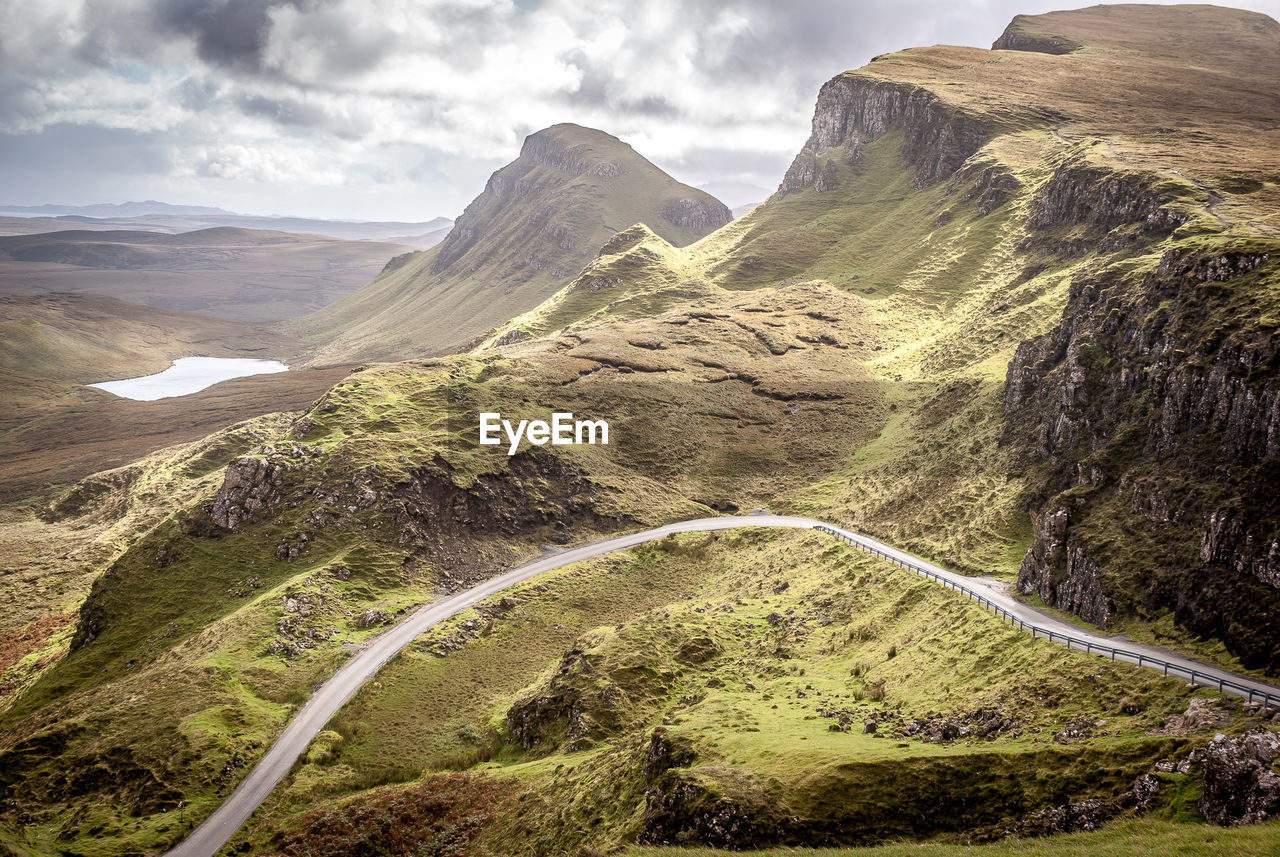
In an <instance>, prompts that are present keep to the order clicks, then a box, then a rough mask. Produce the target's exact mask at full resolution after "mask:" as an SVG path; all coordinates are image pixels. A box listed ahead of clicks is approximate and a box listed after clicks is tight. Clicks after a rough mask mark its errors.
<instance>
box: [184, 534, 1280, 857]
mask: <svg viewBox="0 0 1280 857" xmlns="http://www.w3.org/2000/svg"><path fill="white" fill-rule="evenodd" d="M738 527H784V528H790V529H819V530H822V531H823V532H826V533H828V534H830V535H833V536H837V537H839V538H842V539H844V540H846V541H848V542H851V543H853V544H854V545H857V546H858V547H861V548H864V549H866V550H869V551H872V552H873V553H876V554H879V555H881V556H883V557H885V558H886V559H888V560H890V561H894V562H897V563H900V564H902V565H905V566H907V567H910V568H912V569H913V570H915V571H918V572H921V573H925V574H928V575H929V576H930V577H931V578H934V579H936V580H938V581H939V582H943V583H945V584H949V585H951V586H953V587H956V588H961V589H965V590H968V591H969V592H973V593H981V596H982V597H983V598H985V599H986V600H987V601H988V602H990V605H991V606H993V607H996V608H998V609H999V610H1000V611H1001V612H1003V613H1004V615H1005V616H1006V618H1010V619H1011V620H1013V621H1021V622H1024V623H1026V624H1027V625H1034V626H1035V627H1036V630H1037V631H1040V632H1042V634H1049V633H1050V632H1052V633H1053V634H1055V635H1056V636H1057V638H1058V640H1060V641H1063V642H1064V644H1065V645H1067V646H1069V647H1071V646H1072V643H1075V644H1076V645H1075V646H1074V647H1076V648H1079V647H1082V646H1096V647H1099V648H1102V649H1107V650H1108V651H1110V650H1111V647H1121V646H1122V647H1123V653H1122V654H1128V655H1132V656H1133V657H1128V658H1126V657H1121V658H1120V659H1121V660H1128V661H1130V662H1136V661H1135V658H1136V659H1138V660H1141V658H1138V656H1139V655H1141V656H1142V657H1144V658H1146V659H1148V661H1147V663H1144V664H1143V665H1144V666H1152V667H1153V668H1155V669H1161V668H1162V667H1161V666H1160V665H1161V664H1163V665H1165V667H1164V668H1165V669H1166V671H1167V669H1168V667H1173V668H1174V669H1181V670H1183V672H1190V671H1191V670H1194V671H1195V672H1196V674H1198V675H1199V676H1201V677H1203V678H1205V679H1207V682H1206V681H1201V682H1200V683H1201V684H1205V683H1213V682H1221V681H1227V682H1231V683H1232V684H1234V685H1235V686H1236V687H1235V688H1229V687H1228V688H1225V690H1226V691H1227V692H1228V693H1235V694H1236V695H1239V696H1244V695H1246V694H1247V695H1248V696H1249V697H1250V698H1252V696H1253V695H1254V694H1258V695H1263V696H1264V697H1265V696H1266V695H1267V694H1270V695H1272V696H1275V697H1280V688H1277V687H1273V686H1271V685H1267V684H1264V683H1262V682H1259V681H1257V680H1255V679H1251V678H1248V677H1245V676H1240V675H1236V674H1234V673H1230V672H1227V671H1225V670H1221V669H1218V668H1217V667H1212V666H1208V665H1205V664H1201V663H1199V662H1195V661H1191V660H1189V659H1187V658H1182V657H1180V656H1178V655H1175V654H1172V653H1170V652H1166V651H1164V650H1162V649H1156V648H1153V647H1148V646H1138V645H1133V644H1131V643H1128V642H1124V643H1117V641H1116V640H1114V639H1112V638H1108V637H1104V636H1102V635H1099V634H1093V633H1090V632H1088V631H1083V630H1080V629H1079V628H1077V627H1075V626H1074V625H1070V624H1068V623H1066V622H1063V621H1061V620H1058V619H1055V618H1053V617H1051V616H1048V615H1046V614H1044V613H1041V612H1040V611H1038V610H1036V609H1034V608H1032V607H1029V606H1027V605H1025V604H1023V603H1021V602H1019V601H1017V600H1016V599H1014V598H1013V597H1012V596H1011V595H1009V593H1008V591H1007V588H1006V587H1005V586H1003V585H1002V584H1000V583H999V582H998V581H994V580H988V579H984V578H976V577H966V576H965V575H962V574H956V573H955V572H951V571H947V570H946V569H943V568H939V567H938V566H935V565H932V564H931V563H928V562H925V561H924V560H922V559H920V558H918V557H915V556H912V555H911V554H909V553H905V552H903V551H899V550H895V549H894V548H891V547H889V546H888V545H885V544H883V543H881V542H878V541H876V540H875V539H870V538H867V537H866V536H861V535H858V534H856V533H853V532H850V531H848V530H845V529H841V528H840V527H836V526H834V525H832V524H827V523H824V522H822V521H815V520H812V519H810V518H798V517H790V516H786V515H770V514H755V515H744V516H738V517H723V518H697V519H695V520H692V521H680V522H678V523H674V524H667V525H666V526H662V527H657V528H655V529H652V530H644V531H642V532H638V533H629V534H627V535H622V536H615V537H613V538H609V539H604V540H603V541H598V542H593V543H591V544H585V545H580V546H578V547H575V548H570V549H568V550H565V551H562V552H559V553H555V554H551V555H544V556H542V557H539V558H537V559H534V560H531V561H529V562H527V563H525V564H523V565H520V566H517V567H516V568H513V569H511V570H510V571H508V572H505V573H503V574H500V575H498V576H497V577H494V578H490V579H489V580H486V581H485V582H483V583H480V584H478V585H476V586H473V587H472V588H470V589H467V590H465V591H463V592H459V593H456V594H454V595H451V596H449V597H447V598H441V599H439V600H437V601H432V602H430V603H428V604H424V605H423V606H422V607H420V608H418V610H416V611H414V612H413V613H412V614H410V615H409V617H408V618H406V619H404V620H403V621H401V622H400V624H398V625H396V626H395V627H393V628H391V629H389V630H387V631H385V632H384V633H382V634H379V635H378V636H376V637H374V638H372V639H370V640H368V641H367V642H366V643H364V644H363V645H362V646H361V648H360V649H359V651H357V653H356V654H355V655H354V656H353V657H352V658H351V659H350V660H348V661H347V662H346V663H344V664H343V665H342V666H341V667H340V668H339V669H338V671H337V672H335V673H334V674H333V676H332V678H330V679H329V680H328V681H326V682H325V683H324V684H322V685H321V686H320V687H319V688H317V689H316V691H315V693H313V694H312V696H311V699H310V700H308V701H307V703H306V704H305V705H304V706H302V709H301V710H300V711H299V712H298V713H297V714H296V715H295V716H294V718H293V720H291V721H289V725H288V726H286V727H285V729H284V731H283V732H282V733H281V734H280V737H279V738H277V739H276V742H275V743H274V744H272V745H271V749H269V750H268V751H267V753H266V755H264V756H263V757H262V760H261V761H259V762H258V764H257V765H256V766H255V767H254V768H253V770H251V771H250V772H249V773H248V775H247V776H245V778H244V779H243V780H242V781H241V782H240V785H239V786H237V787H236V789H235V791H233V792H232V793H231V795H230V796H229V797H228V798H227V799H226V800H225V801H223V802H222V805H221V806H219V807H218V808H217V809H216V810H214V811H213V813H212V814H211V815H210V816H209V817H208V818H207V819H205V821H204V822H203V823H202V824H201V825H200V826H199V827H197V828H196V829H195V830H193V831H192V832H191V834H190V835H189V836H188V837H187V838H186V839H184V840H183V841H182V842H180V843H178V844H177V845H175V846H174V847H173V848H172V849H170V850H169V851H168V852H166V857H214V855H215V854H217V852H218V850H219V849H220V848H222V846H223V845H225V844H226V843H227V842H228V841H229V840H230V839H231V837H232V836H233V835H234V834H235V832H236V831H237V830H239V829H240V826H241V825H242V824H244V823H245V821H247V820H248V818H249V816H251V815H252V814H253V813H254V811H255V810H256V809H257V808H258V807H259V806H260V805H261V804H262V802H263V801H264V800H266V798H267V795H269V794H270V793H271V791H272V789H274V788H275V787H276V784H277V783H279V782H280V780H281V779H283V778H284V776H285V774H287V773H288V772H289V769H290V768H291V767H292V766H293V763H294V762H295V761H297V759H298V757H299V756H301V755H302V753H303V752H304V751H305V750H306V749H307V746H308V745H309V744H310V743H311V740H312V739H313V738H315V736H316V735H317V734H319V732H320V731H321V730H322V729H324V727H325V724H327V723H328V722H329V720H330V718H332V717H333V715H334V714H336V713H337V712H338V710H339V709H340V708H342V706H343V705H344V704H346V702H347V701H348V700H349V699H351V697H352V696H354V695H355V693H356V691H357V690H359V689H360V686H361V685H363V684H364V683H365V682H366V681H368V680H369V679H370V678H372V677H373V675H374V674H375V673H376V672H378V670H379V669H381V668H382V666H383V664H385V663H386V662H387V661H389V660H390V659H391V658H392V657H394V656H395V655H396V654H397V653H398V652H400V650H401V649H403V648H405V647H406V646H408V645H409V644H410V643H411V642H413V641H414V639H416V638H417V637H418V636H419V635H420V634H422V632H424V631H426V630H427V629H428V628H430V627H432V626H433V625H436V624H438V623H440V622H443V621H444V620H446V619H448V618H450V617H451V616H454V615H455V614H457V613H460V612H461V611H463V610H465V609H467V608H468V607H471V606H473V605H474V604H476V603H478V602H480V601H483V600H484V599H486V598H488V597H490V596H492V595H495V594H497V593H499V592H501V591H503V590H504V589H508V588H510V587H512V586H515V585H516V584H517V583H521V582H522V581H525V580H528V579H529V578H531V577H536V576H538V575H539V574H543V573H545V572H548V571H552V570H554V569H557V568H562V567H564V566H566V565H571V564H573V563H575V562H582V561H583V560H587V559H591V558H593V557H597V556H601V555H602V554H606V553H611V552H613V551H620V550H626V549H627V548H631V547H635V546H636V545H639V544H643V543H644V542H650V541H654V540H656V539H661V538H664V537H665V536H668V535H671V534H673V533H692V532H710V531H713V530H728V529H735V528H738ZM1050 639H1054V637H1052V636H1051V637H1050ZM1113 657H1114V656H1113Z"/></svg>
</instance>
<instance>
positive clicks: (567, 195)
mask: <svg viewBox="0 0 1280 857" xmlns="http://www.w3.org/2000/svg"><path fill="white" fill-rule="evenodd" d="M729 219H730V214H729V211H728V209H726V208H725V207H724V206H723V205H722V204H721V203H719V202H718V201H717V200H715V199H714V198H713V197H711V196H708V195H707V194H706V193H704V192H702V191H700V190H697V189H695V188H691V187H687V186H685V185H683V184H680V183H679V182H677V181H676V180H675V179H673V178H671V177H670V176H668V175H667V174H666V173H664V172H663V171H662V170H660V169H658V168H657V167H655V166H654V165H653V164H651V163H650V162H649V161H647V160H645V158H643V157H642V156H641V155H640V154H639V153H637V152H636V151H635V150H633V149H632V148H631V147H630V146H628V145H627V144H626V143H623V142H622V141H621V140H618V139H617V138H616V137H612V136H610V135H609V134H605V133H603V132H601V131H596V130H593V129H590V128H583V127H581V126H578V125H568V124H563V125H554V126H552V127H550V128H546V129H544V130H542V131H539V132H537V133H536V134H532V135H530V136H529V137H528V138H527V139H526V140H525V143H524V147H523V148H522V150H521V153H520V157H518V158H517V159H516V160H514V161H512V162H511V163H510V164H508V165H507V166H505V167H503V168H502V169H501V170H498V171H497V172H496V173H494V174H493V176H491V177H490V179H489V183H488V184H487V185H486V187H485V190H484V193H482V194H480V195H479V196H478V197H476V199H475V200H473V201H472V203H471V204H470V205H469V206H467V209H466V211H465V212H463V214H462V216H461V217H460V218H458V221H457V223H455V224H454V227H453V229H452V230H451V231H450V233H449V235H448V237H446V238H445V240H444V241H443V242H441V243H440V244H439V245H438V246H436V247H434V248H432V249H431V250H429V251H426V252H423V253H420V254H417V255H415V256H411V257H408V258H406V259H403V260H400V261H399V262H398V263H397V264H395V265H393V266H389V267H388V269H387V270H385V271H383V273H382V274H381V275H380V276H379V277H378V278H377V279H376V280H374V281H373V282H372V283H370V284H369V285H368V286H366V287H365V288H363V289H361V290H360V291H359V292H357V293H356V294H354V295H352V296H351V297H349V298H347V299H345V300H343V301H340V302H338V303H337V304H334V305H333V306H331V307H327V308H325V309H324V310H322V311H320V312H317V313H315V314H313V315H311V316H308V317H306V318H303V319H299V320H297V321H296V322H294V323H292V324H291V325H289V327H288V329H289V330H290V331H291V332H294V333H296V334H297V335H299V336H302V337H303V338H305V339H307V340H309V341H311V342H312V343H314V345H315V356H314V359H313V361H312V362H314V363H325V362H335V361H338V362H341V361H348V362H349V361H351V360H361V359H378V360H388V359H405V358H410V357H422V356H430V355H435V354H442V353H446V352H449V351H457V350H460V349H462V348H463V347H464V346H466V345H468V344H469V343H470V342H471V341H472V340H473V339H475V338H476V337H477V336H479V335H481V334H483V333H485V332H486V331H487V330H489V329H490V328H492V327H494V326H496V325H498V324H501V323H502V322H504V321H506V320H507V319H509V318H511V317H512V316H514V315H516V314H518V313H521V312H524V311H525V310H528V309H531V308H533V307H535V306H537V305H538V304H539V303H541V302H542V301H543V300H545V299H546V298H547V297H548V296H550V295H551V294H552V293H554V292H555V291H556V290H557V289H559V288H560V287H561V286H563V285H564V284H565V283H568V282H569V281H571V280H572V279H573V278H574V277H575V276H577V274H578V272H579V271H581V270H582V267H583V266H584V265H585V264H587V262H589V261H590V260H591V258H592V257H593V256H594V255H595V253H596V250H598V249H599V247H600V245H601V244H603V243H604V242H605V241H606V240H608V238H609V236H611V235H612V234H613V233H615V232H618V231H619V230H622V229H625V228H627V227H629V226H631V225H633V224H636V223H644V224H646V225H647V226H648V227H649V228H650V229H652V230H653V231H655V232H656V233H657V234H659V235H661V236H662V237H663V238H664V239H666V240H668V241H671V242H673V243H675V244H677V245H683V244H687V243H689V242H690V241H693V240H695V239H697V238H700V237H701V236H703V235H706V234H707V233H708V232H710V231H712V230H713V229H715V228H717V227H719V226H722V225H723V224H725V223H727V222H728V221H729Z"/></svg>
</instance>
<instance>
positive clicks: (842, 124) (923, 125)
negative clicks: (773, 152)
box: [778, 72, 990, 193]
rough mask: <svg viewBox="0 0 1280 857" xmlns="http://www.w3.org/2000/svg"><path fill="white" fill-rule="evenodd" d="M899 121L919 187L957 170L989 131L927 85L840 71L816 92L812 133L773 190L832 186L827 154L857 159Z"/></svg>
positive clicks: (986, 125) (851, 160) (832, 173)
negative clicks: (840, 73) (945, 101)
mask: <svg viewBox="0 0 1280 857" xmlns="http://www.w3.org/2000/svg"><path fill="white" fill-rule="evenodd" d="M899 123H900V124H901V127H902V130H903V134H904V141H903V155H904V157H905V158H906V160H907V163H908V164H910V165H911V166H914V167H915V169H916V184H917V186H919V187H925V186H928V185H931V184H933V183H935V182H937V181H940V180H942V179H944V178H947V177H948V176H950V175H951V174H952V173H954V172H955V171H956V170H958V169H959V168H960V165H961V164H963V163H964V162H965V160H966V159H967V158H968V157H969V156H970V155H972V154H973V153H974V152H976V151H977V150H978V149H979V148H980V147H981V146H982V144H983V143H984V142H986V140H987V137H988V134H989V132H990V127H989V123H988V122H987V121H986V120H985V119H983V118H981V117H978V116H975V115H971V114H968V113H965V112H963V111H960V110H958V109H956V108H955V107H953V106H951V105H948V104H946V103H944V102H943V101H942V100H941V99H939V98H938V97H937V96H936V95H935V94H934V93H932V92H930V91H929V90H928V89H925V88H923V87H919V86H911V85H908V84H904V83H899V82H895V81H886V80H880V79H877V78H874V77H871V76H868V75H863V74H859V73H857V72H845V73H844V74H842V75H839V76H838V77H835V78H832V79H831V80H829V81H827V83H826V84H824V85H823V87H822V89H821V90H820V91H819V92H818V103H817V106H816V107H815V109H814V114H813V132H812V133H811V134H810V136H809V140H808V141H807V142H806V143H805V145H804V148H803V149H801V150H800V154H798V155H796V158H795V160H794V161H793V162H792V164H791V167H790V168H789V169H788V170H787V173H786V175H785V176H784V177H783V180H782V184H781V186H780V187H779V188H778V190H779V192H781V193H789V192H791V191H796V190H801V189H803V188H807V187H813V188H815V189H816V190H818V191H826V190H830V189H832V188H833V187H834V182H835V176H836V171H835V168H834V166H833V163H832V161H831V159H832V158H834V157H840V158H843V159H844V160H846V161H847V162H849V163H857V161H858V159H859V158H860V157H861V148H862V146H863V145H864V144H866V143H870V142H871V141H873V140H876V139H879V138H880V137H882V136H884V134H886V133H887V132H888V131H889V130H890V129H891V128H893V127H895V126H897V125H898V124H899ZM835 150H840V151H839V152H837V151H835Z"/></svg>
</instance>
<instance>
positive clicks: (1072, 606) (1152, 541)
mask: <svg viewBox="0 0 1280 857" xmlns="http://www.w3.org/2000/svg"><path fill="white" fill-rule="evenodd" d="M1063 184H1065V183H1058V182H1056V181H1055V180H1050V182H1049V183H1048V186H1047V187H1048V188H1049V190H1050V191H1051V192H1053V193H1054V194H1055V195H1056V199H1051V200H1043V201H1042V202H1041V204H1040V205H1039V206H1038V208H1037V213H1038V214H1037V216H1039V217H1040V218H1041V220H1040V222H1041V223H1042V224H1044V225H1046V226H1047V225H1048V224H1051V223H1052V222H1054V221H1056V220H1057V219H1058V218H1059V217H1064V218H1067V219H1085V218H1092V219H1093V222H1095V223H1098V224H1101V225H1102V226H1104V227H1105V226H1107V225H1108V224H1112V223H1116V222H1117V221H1119V222H1125V223H1128V224H1131V225H1132V227H1133V228H1135V229H1137V230H1139V231H1141V230H1146V229H1148V228H1154V229H1155V230H1156V231H1158V232H1163V231H1164V230H1166V229H1168V228H1169V226H1170V224H1173V223H1175V222H1176V220H1177V217H1176V215H1174V214H1169V213H1166V212H1167V211H1168V210H1167V209H1164V208H1162V207H1160V206H1158V205H1157V204H1156V202H1157V201H1156V200H1150V199H1148V200H1146V201H1141V197H1140V195H1135V194H1132V193H1127V192H1125V193H1120V192H1115V191H1114V190H1113V191H1101V192H1099V193H1097V194H1096V195H1095V199H1096V200H1109V201H1110V206H1109V207H1107V206H1102V205H1100V204H1099V203H1094V204H1089V203H1085V202H1083V200H1085V199H1086V198H1087V197H1088V195H1089V193H1090V191H1089V187H1092V188H1093V189H1094V190H1095V191H1098V190H1099V189H1101V188H1104V187H1105V186H1106V184H1107V183H1106V182H1105V181H1104V182H1099V181H1094V182H1091V183H1090V182H1087V183H1086V186H1085V187H1083V188H1077V189H1074V190H1065V189H1062V188H1063ZM1081 206H1083V207H1084V209H1086V210H1081ZM1053 212H1057V214H1051V213H1053ZM1126 218H1127V220H1126ZM1275 274H1276V265H1275V263H1274V262H1273V261H1272V260H1271V255H1270V254H1269V253H1268V252H1265V251H1260V250H1227V249H1225V248H1224V249H1217V250H1214V251H1212V252H1203V251H1191V250H1182V251H1168V252H1166V253H1165V254H1164V255H1163V256H1162V257H1161V258H1160V261H1159V264H1158V266H1156V267H1155V269H1154V270H1150V271H1149V272H1148V273H1147V274H1145V275H1142V276H1138V277H1137V278H1136V280H1135V278H1134V275H1125V274H1121V273H1115V272H1112V273H1109V274H1102V275H1098V276H1096V277H1094V276H1087V277H1086V276H1081V277H1078V278H1077V280H1076V281H1075V282H1074V283H1073V284H1072V286H1071V289H1070V293H1069V297H1068V303H1067V307H1066V310H1065V311H1064V313H1063V317H1062V321H1061V322H1060V323H1059V324H1058V326H1057V327H1056V328H1054V329H1053V330H1051V331H1050V332H1049V333H1047V334H1045V335H1044V336H1041V337H1037V338H1036V339H1032V340H1029V341H1026V342H1024V343H1022V344H1021V345H1020V346H1019V347H1018V349H1017V351H1016V353H1015V355H1014V357H1013V360H1012V361H1010V364H1009V370H1008V376H1007V380H1006V385H1005V394H1004V408H1005V414H1006V417H1007V420H1008V426H1007V428H1006V430H1005V434H1004V438H1005V441H1006V442H1011V443H1014V444H1017V445H1020V446H1022V447H1023V448H1025V449H1026V450H1027V451H1028V454H1029V457H1030V459H1031V461H1032V462H1033V463H1034V464H1038V465H1042V466H1043V471H1042V472H1043V474H1044V479H1043V482H1042V484H1041V486H1040V488H1039V489H1038V491H1037V493H1036V496H1034V497H1033V498H1032V504H1031V505H1032V521H1033V529H1034V541H1033V544H1032V545H1031V548H1030V550H1028V552H1027V555H1026V558H1025V559H1024V561H1023V563H1022V567H1021V570H1020V572H1019V576H1018V586H1019V588H1020V589H1022V590H1023V591H1024V592H1036V593H1038V594H1039V595H1040V596H1041V597H1042V598H1044V599H1045V601H1046V602H1047V603H1049V604H1052V605H1054V606H1056V607H1060V608H1062V609H1065V610H1070V611H1072V612H1074V613H1076V614H1077V615H1080V616H1082V617H1083V618H1085V619H1088V620H1089V621H1091V622H1094V623H1097V624H1099V625H1102V626H1106V625H1107V623H1108V622H1109V621H1110V620H1111V619H1112V618H1113V617H1114V616H1115V615H1116V614H1117V613H1123V614H1134V613H1136V614H1139V615H1154V614H1156V613H1159V612H1160V611H1163V610H1170V611H1172V612H1173V614H1174V618H1175V621H1176V622H1178V624H1180V625H1182V626H1183V627H1184V628H1186V629H1187V630H1190V631H1191V632H1193V633H1196V634H1206V635H1212V636H1219V637H1221V638H1222V639H1223V640H1224V641H1225V642H1226V643H1227V646H1228V648H1229V649H1230V650H1231V651H1232V652H1233V653H1235V654H1237V655H1238V656H1240V657H1241V658H1242V659H1243V660H1245V662H1246V663H1248V664H1249V665H1251V666H1255V667H1265V668H1267V669H1269V670H1272V671H1275V670H1277V669H1280V633H1277V629H1278V628H1280V516H1278V515H1277V514H1276V508H1275V497H1276V493H1277V490H1278V489H1280V378H1278V377H1277V369H1280V341H1278V340H1277V338H1276V335H1275V331H1274V329H1269V328H1266V327H1260V326H1257V325H1256V324H1254V323H1252V322H1253V319H1254V318H1256V311H1255V312H1254V313H1250V312H1249V311H1248V310H1247V309H1245V307H1246V306H1248V305H1249V304H1250V300H1251V299H1250V297H1249V295H1250V290H1251V289H1255V288H1257V287H1258V283H1259V282H1260V281H1261V280H1262V279H1263V278H1270V277H1274V276H1275ZM1122 534H1123V537H1122V538H1121V537H1120V536H1121V535H1122Z"/></svg>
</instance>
